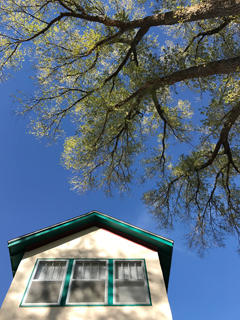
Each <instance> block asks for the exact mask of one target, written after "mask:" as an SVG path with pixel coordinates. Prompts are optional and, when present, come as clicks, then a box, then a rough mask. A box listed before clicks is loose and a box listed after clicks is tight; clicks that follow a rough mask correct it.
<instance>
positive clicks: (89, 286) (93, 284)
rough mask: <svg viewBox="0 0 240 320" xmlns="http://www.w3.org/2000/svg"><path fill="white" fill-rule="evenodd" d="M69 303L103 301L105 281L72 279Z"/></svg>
mask: <svg viewBox="0 0 240 320" xmlns="http://www.w3.org/2000/svg"><path fill="white" fill-rule="evenodd" d="M68 302H69V303H74V302H75V303H84V302H85V303H94V302H96V303H100V302H102V303H104V302H105V281H78V280H74V281H72V284H71V288H70V294H69V299H68Z"/></svg>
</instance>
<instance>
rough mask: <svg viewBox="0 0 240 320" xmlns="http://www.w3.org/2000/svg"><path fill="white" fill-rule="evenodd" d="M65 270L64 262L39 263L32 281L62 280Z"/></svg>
mask: <svg viewBox="0 0 240 320" xmlns="http://www.w3.org/2000/svg"><path fill="white" fill-rule="evenodd" d="M65 270H66V262H65V261H40V262H39V264H38V268H37V271H36V273H35V276H34V280H45V281H47V280H63V276H64V274H65Z"/></svg>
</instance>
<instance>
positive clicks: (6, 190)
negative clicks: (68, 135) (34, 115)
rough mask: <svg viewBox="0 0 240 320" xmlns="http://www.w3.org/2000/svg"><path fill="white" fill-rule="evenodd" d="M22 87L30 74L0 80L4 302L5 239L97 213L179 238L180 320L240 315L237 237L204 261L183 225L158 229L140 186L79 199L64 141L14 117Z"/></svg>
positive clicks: (174, 306) (176, 305) (175, 308)
mask: <svg viewBox="0 0 240 320" xmlns="http://www.w3.org/2000/svg"><path fill="white" fill-rule="evenodd" d="M17 89H20V90H28V89H30V83H29V81H28V76H27V73H26V71H24V72H21V73H18V74H17V79H11V80H10V81H8V82H6V83H4V84H1V85H0V98H1V117H0V131H1V132H0V148H1V158H0V203H1V207H0V208H1V224H0V254H1V264H0V283H1V286H0V288H1V289H0V305H1V303H2V301H3V299H4V297H5V294H6V293H7V290H8V288H9V286H10V284H11V281H12V274H11V267H10V259H9V254H8V249H7V240H10V239H12V238H15V237H17V236H21V235H23V234H26V233H29V232H32V231H35V230H37V229H40V228H43V227H47V226H50V225H52V224H55V223H58V222H61V221H64V220H66V219H70V218H73V217H75V216H78V215H81V214H85V213H87V212H89V211H92V210H98V211H101V212H103V213H106V214H108V215H110V216H113V217H116V218H118V219H122V220H124V221H126V222H128V223H131V224H133V225H136V226H138V227H141V228H143V229H146V230H149V231H151V232H155V233H158V234H160V235H162V236H165V237H168V238H170V239H172V240H174V242H175V245H174V250H173V261H172V269H171V275H170V283H169V301H170V306H171V310H172V314H173V319H174V320H178V319H184V320H193V319H194V320H203V319H204V320H213V319H218V320H226V319H231V320H239V319H240V303H239V288H240V278H239V266H240V257H239V256H238V254H237V253H236V244H237V241H236V239H230V240H229V241H228V242H227V247H226V249H215V250H211V251H210V252H209V253H208V254H207V255H206V256H205V258H204V259H200V258H198V257H197V255H196V254H195V253H193V252H189V251H188V250H187V248H186V247H185V246H184V245H183V240H182V238H181V236H182V234H183V233H184V232H185V231H184V228H183V227H182V226H177V227H176V230H175V231H173V232H171V233H166V232H165V231H160V230H157V229H156V228H155V223H154V221H153V220H152V219H151V217H150V216H149V215H148V213H147V211H146V209H145V207H144V205H143V204H142V203H141V200H140V198H141V194H142V191H143V190H141V188H138V187H135V188H134V189H133V194H132V197H131V198H130V197H126V198H125V199H123V200H122V199H120V198H118V197H115V198H106V197H105V196H104V195H103V194H102V193H101V192H95V193H89V194H87V195H84V196H79V195H77V194H76V193H75V192H73V191H70V186H69V183H68V176H69V172H67V171H66V170H64V168H63V167H62V166H61V165H60V153H61V152H62V142H61V141H59V143H58V145H55V146H52V147H47V146H46V143H45V142H44V141H42V143H39V142H38V141H37V140H36V139H35V138H34V137H33V136H31V135H28V134H26V132H27V131H28V130H27V128H26V125H27V123H28V121H27V119H25V120H23V119H20V120H18V121H16V118H15V117H12V112H13V110H14V107H12V102H11V98H10V93H12V92H13V93H14V92H16V90H17ZM13 320H14V319H13Z"/></svg>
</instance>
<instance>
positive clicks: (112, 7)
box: [0, 0, 240, 249]
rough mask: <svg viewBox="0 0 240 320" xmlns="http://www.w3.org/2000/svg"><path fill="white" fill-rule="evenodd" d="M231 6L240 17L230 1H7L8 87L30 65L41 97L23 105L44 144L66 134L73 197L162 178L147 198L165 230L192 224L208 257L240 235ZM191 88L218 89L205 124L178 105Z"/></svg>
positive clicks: (192, 240)
mask: <svg viewBox="0 0 240 320" xmlns="http://www.w3.org/2000/svg"><path fill="white" fill-rule="evenodd" d="M224 6H227V7H229V6H230V8H233V7H231V6H233V4H232V3H230V2H229V3H228V2H227V1H223V0H219V2H216V1H214V0H211V1H210V0H209V1H200V0H191V1H185V0H161V1H160V0H159V1H158V0H155V1H153V2H151V3H149V2H146V1H145V0H124V1H122V0H121V1H119V0H106V1H105V0H104V1H103V0H102V1H101V0H84V1H79V0H49V1H47V0H38V1H36V0H27V1H23V0H3V1H2V2H1V4H0V69H1V78H2V79H3V80H4V79H5V78H7V72H8V71H10V72H12V70H13V69H15V70H17V69H18V68H20V67H21V65H22V63H23V61H24V59H25V56H27V59H28V60H29V61H31V63H32V67H33V69H34V70H35V82H36V91H35V92H34V93H33V94H31V93H26V94H22V95H20V96H18V101H19V102H21V104H22V109H21V110H20V111H19V113H20V114H21V115H24V114H26V113H29V112H30V111H31V129H30V132H31V133H33V134H35V135H36V136H37V137H38V138H42V137H47V138H48V139H49V141H50V142H53V141H55V140H56V139H57V138H58V137H59V136H65V135H66V139H65V144H64V153H63V156H62V162H63V165H64V166H65V167H66V168H67V169H69V170H71V171H72V173H73V176H72V179H71V183H72V186H73V188H74V189H76V190H77V191H79V192H84V191H87V190H93V189H99V188H100V189H103V190H104V191H105V192H106V193H107V194H112V190H113V189H114V188H117V189H118V190H119V191H120V192H125V191H128V190H129V189H130V185H131V183H132V182H136V181H137V180H139V179H138V178H139V176H140V177H141V178H140V181H141V182H143V181H146V180H148V179H153V180H154V181H155V182H156V187H155V188H153V189H152V190H150V191H149V192H146V194H145V196H144V201H145V203H146V204H147V205H148V206H149V208H150V209H151V210H152V212H153V215H154V216H155V217H156V219H157V220H158V222H159V223H160V225H161V226H162V227H168V226H170V227H171V226H172V225H173V222H174V220H178V219H179V220H181V221H183V222H186V223H188V224H189V225H190V229H191V231H190V233H189V244H190V246H192V247H194V246H200V248H201V249H204V248H207V247H209V246H210V245H211V244H214V245H223V240H224V235H226V234H227V235H228V234H231V233H232V234H236V235H238V236H239V235H240V227H239V223H240V217H239V205H240V204H239V200H238V199H239V198H240V196H239V187H238V185H237V183H236V180H235V179H236V178H237V177H238V176H239V168H240V157H239V154H240V150H239V134H240V127H239V108H240V107H239V98H240V90H239V84H240V79H239V70H240V69H239V66H238V68H237V67H234V68H233V67H232V64H233V60H230V59H232V58H239V57H240V46H239V43H240V39H239V35H240V28H239V16H238V15H237V14H236V8H235V7H234V8H235V9H234V10H233V9H232V12H230V11H231V10H230V9H229V10H230V11H228V12H230V14H229V13H228V15H227V16H224V15H223V14H222V13H221V12H220V13H219V15H218V11H219V8H220V9H222V8H223V7H224ZM206 8H212V9H211V10H212V11H211V12H212V14H211V16H210V17H209V16H208V18H207V19H204V18H202V16H203V17H204V14H203V13H204V12H205V14H206V15H208V12H207V10H208V9H206ZM209 10H210V9H209ZM237 10H239V9H237ZM170 11H173V12H170ZM152 13H154V14H156V15H152V16H151V14H152ZM164 13H169V14H166V15H165V14H164ZM201 14H202V15H201ZM196 15H199V16H201V18H199V19H198V20H197V21H195V20H196V19H195V18H196ZM147 16H148V18H147V19H144V18H146V17H147ZM176 17H180V18H179V19H176ZM160 18H161V19H160ZM159 19H160V20H161V21H160V20H159ZM135 20H137V26H136V25H135V27H134V26H133V24H132V23H133V22H134V23H136V21H135ZM156 21H158V25H159V27H158V28H155V27H153V26H155V25H156ZM186 21H188V22H186ZM139 35H140V36H139ZM138 36H139V37H140V38H139V39H138V38H137V37H138ZM136 39H137V40H136ZM136 43H137V44H136ZM126 57H127V58H126ZM220 60H222V61H223V62H224V63H222V64H221V66H223V65H224V68H222V69H221V70H220V71H219V68H218V70H217V71H216V72H215V71H214V70H215V69H214V68H217V67H216V65H215V66H214V65H213V62H214V61H215V62H216V64H217V63H218V62H219V61H220ZM219 63H220V62H219ZM234 63H235V64H234V66H235V65H236V63H237V62H236V61H235V62H234ZM202 69H204V72H205V73H204V76H203V74H202V73H201V70H202ZM116 70H117V72H116ZM193 70H195V71H194V72H195V73H194V72H193ZM113 75H114V76H113ZM182 89H184V90H188V89H190V90H192V91H193V92H195V93H197V94H198V95H201V94H202V93H204V92H210V94H211V101H210V102H209V105H208V106H204V107H202V109H201V110H200V112H201V121H202V122H201V123H200V122H199V121H195V122H194V121H192V116H193V115H195V118H194V119H196V114H198V110H195V108H194V107H195V106H194V105H193V106H191V105H190V103H189V102H188V101H187V95H186V98H184V99H182V98H181V99H180V98H179V97H178V93H179V91H180V90H182ZM185 92H187V91H185ZM66 117H69V118H70V119H71V120H72V122H73V126H74V128H75V135H73V136H68V132H66V133H65V132H64V130H63V127H64V120H65V118H66ZM176 145H178V146H179V145H180V148H181V152H180V155H179V154H178V155H177V156H176ZM184 151H185V153H184ZM178 156H179V157H178ZM142 168H143V170H142ZM144 170H145V171H144ZM139 172H140V173H139ZM143 172H145V173H143Z"/></svg>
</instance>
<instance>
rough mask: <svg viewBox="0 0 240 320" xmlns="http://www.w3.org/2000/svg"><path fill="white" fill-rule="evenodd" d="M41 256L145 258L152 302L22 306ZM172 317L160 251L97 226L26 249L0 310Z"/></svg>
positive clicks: (11, 318)
mask: <svg viewBox="0 0 240 320" xmlns="http://www.w3.org/2000/svg"><path fill="white" fill-rule="evenodd" d="M39 258H74V259H77V258H90V259H94V258H98V259H99V258H104V259H145V262H146V268H147V275H148V282H149V289H150V295H151V300H152V306H78V307H19V305H20V302H21V300H22V297H23V295H24V292H25V289H26V287H27V284H28V281H29V279H30V276H31V273H32V270H33V268H34V265H35V262H36V260H37V259H39ZM20 319H21V320H22V319H24V320H38V319H45V320H74V319H78V320H125V319H128V320H136V319H138V320H141V319H147V320H157V319H161V320H171V319H172V315H171V311H170V307H169V303H168V298H167V293H166V289H165V285H164V280H163V274H162V270H161V267H160V264H159V259H158V254H157V252H155V251H152V250H150V249H148V248H145V247H144V246H141V245H139V244H136V243H134V242H132V241H129V240H127V239H124V238H122V237H120V236H118V235H115V234H113V233H111V232H109V231H106V230H104V229H98V228H96V227H93V228H89V229H87V230H85V231H82V232H79V233H77V234H74V235H71V236H69V237H66V238H63V239H61V240H59V241H55V242H53V243H51V244H48V245H45V246H43V247H41V248H38V249H35V250H32V251H30V252H27V253H25V255H24V257H23V259H22V261H21V263H20V265H19V267H18V270H17V272H16V275H15V277H14V279H13V281H12V284H11V286H10V289H9V291H8V294H7V296H6V298H5V300H4V302H3V304H2V308H1V310H0V320H20Z"/></svg>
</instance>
